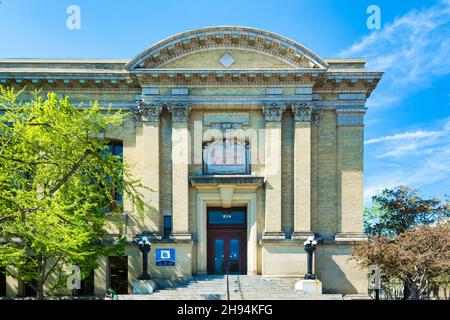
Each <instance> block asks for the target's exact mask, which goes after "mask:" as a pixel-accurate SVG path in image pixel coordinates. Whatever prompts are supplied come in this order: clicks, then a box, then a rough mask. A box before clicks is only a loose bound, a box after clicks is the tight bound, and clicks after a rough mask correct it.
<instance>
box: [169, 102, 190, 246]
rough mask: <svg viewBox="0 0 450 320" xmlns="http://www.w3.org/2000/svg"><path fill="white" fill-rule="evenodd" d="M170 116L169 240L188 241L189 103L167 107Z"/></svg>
mask: <svg viewBox="0 0 450 320" xmlns="http://www.w3.org/2000/svg"><path fill="white" fill-rule="evenodd" d="M168 110H169V111H170V112H171V114H172V208H173V209H172V233H171V235H170V238H171V239H178V240H190V239H191V232H190V230H189V177H188V175H189V173H188V168H189V130H188V120H189V113H190V111H191V105H190V104H189V103H173V104H169V105H168Z"/></svg>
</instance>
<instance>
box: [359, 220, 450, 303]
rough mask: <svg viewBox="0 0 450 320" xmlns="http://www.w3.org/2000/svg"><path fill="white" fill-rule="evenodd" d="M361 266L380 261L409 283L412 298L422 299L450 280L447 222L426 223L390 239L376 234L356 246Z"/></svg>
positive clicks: (389, 273)
mask: <svg viewBox="0 0 450 320" xmlns="http://www.w3.org/2000/svg"><path fill="white" fill-rule="evenodd" d="M352 259H354V260H356V261H357V263H358V265H359V266H361V267H365V268H367V267H369V266H371V265H377V266H379V267H380V268H381V270H383V274H384V275H385V276H387V278H389V279H399V280H401V281H402V282H403V283H404V284H406V285H407V288H408V290H409V296H408V299H421V298H424V297H425V296H426V295H427V291H428V290H429V289H430V288H431V287H433V285H435V284H437V285H442V284H445V285H447V286H448V284H449V282H450V233H449V226H448V223H447V222H443V223H440V224H438V225H434V226H428V225H422V226H419V227H417V228H416V229H411V230H408V231H405V232H403V233H401V234H400V235H399V236H397V237H394V238H390V239H386V238H383V237H380V236H376V237H375V238H374V239H373V240H372V241H370V242H369V241H362V242H360V243H358V244H356V245H355V246H354V247H353V254H352Z"/></svg>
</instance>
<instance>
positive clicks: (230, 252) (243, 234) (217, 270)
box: [207, 209, 247, 274]
mask: <svg viewBox="0 0 450 320" xmlns="http://www.w3.org/2000/svg"><path fill="white" fill-rule="evenodd" d="M215 210H216V212H215V215H216V216H217V215H219V216H220V214H221V213H220V211H219V212H217V209H215ZM219 210H221V211H223V213H222V214H223V215H225V216H230V215H233V214H244V217H245V211H242V212H240V213H239V212H238V210H237V209H234V211H230V210H225V209H219ZM244 210H245V209H244ZM218 220H219V222H220V219H217V218H215V219H214V221H215V222H217V221H218ZM237 220H239V219H234V221H232V222H235V221H237ZM209 221H210V220H209ZM244 221H245V219H244ZM207 251H208V252H207V256H208V263H207V267H208V274H226V273H227V269H228V272H229V273H230V274H246V273H247V227H246V224H245V223H243V224H242V223H241V224H235V223H232V224H208V242H207Z"/></svg>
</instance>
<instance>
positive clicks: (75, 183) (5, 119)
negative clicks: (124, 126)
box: [0, 87, 145, 298]
mask: <svg viewBox="0 0 450 320" xmlns="http://www.w3.org/2000/svg"><path fill="white" fill-rule="evenodd" d="M20 94H21V92H19V93H16V92H15V91H14V90H13V89H5V88H3V87H0V109H4V110H5V112H4V114H3V115H0V239H1V240H0V267H2V266H3V267H7V269H6V270H7V271H6V272H7V273H8V274H10V275H11V276H13V277H15V278H17V279H20V280H22V281H24V282H26V283H28V284H29V285H30V286H32V288H33V289H34V290H35V291H36V294H37V297H38V298H43V297H44V294H45V293H44V284H45V283H46V281H47V280H48V279H49V276H50V275H51V274H64V272H63V270H64V267H65V266H69V265H79V266H80V265H82V266H83V267H84V268H91V269H92V268H94V267H95V260H96V257H97V256H99V255H108V254H111V253H112V252H120V250H123V246H122V245H121V244H123V237H120V238H119V239H116V240H117V242H116V244H114V245H112V246H108V245H106V244H105V243H104V241H103V236H104V234H105V231H104V230H105V227H106V226H107V225H108V223H109V220H108V215H110V214H111V215H115V214H118V213H120V212H121V211H122V210H121V207H120V204H117V203H116V204H114V197H113V194H114V191H116V192H117V191H119V192H121V193H122V194H123V195H124V196H125V197H127V199H129V201H130V203H131V205H132V206H134V207H135V208H136V209H137V210H138V211H139V212H142V210H143V209H144V207H145V205H144V203H143V200H142V198H141V190H142V188H143V186H142V185H141V183H140V181H139V180H137V179H134V178H133V177H132V176H131V175H130V173H129V170H128V166H127V165H126V164H124V163H123V159H122V158H121V157H120V156H113V155H111V154H109V153H108V141H106V140H104V139H100V138H97V137H99V135H100V134H101V133H102V132H104V131H105V130H106V129H111V128H115V127H117V126H119V125H121V123H122V121H123V117H124V114H123V113H120V112H117V113H112V112H109V111H107V112H101V111H100V110H99V107H98V105H97V104H94V105H92V106H91V107H90V108H85V109H83V110H82V109H80V108H76V107H75V106H73V105H71V104H70V102H69V99H68V98H64V99H58V98H57V95H56V94H55V93H49V94H48V95H47V96H46V97H42V96H40V94H38V93H34V94H33V97H32V99H31V101H30V102H27V103H22V102H19V101H18V99H19V96H20ZM112 204H114V205H112ZM83 274H84V276H86V275H87V274H88V272H86V270H84V272H83ZM63 278H64V277H59V280H60V281H58V282H57V283H56V285H58V284H61V282H62V281H61V280H62V279H63Z"/></svg>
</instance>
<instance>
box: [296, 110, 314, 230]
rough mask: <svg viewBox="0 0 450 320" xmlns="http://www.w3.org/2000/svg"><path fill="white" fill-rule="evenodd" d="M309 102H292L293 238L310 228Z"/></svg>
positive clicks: (310, 112) (310, 115) (310, 111)
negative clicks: (293, 121)
mask: <svg viewBox="0 0 450 320" xmlns="http://www.w3.org/2000/svg"><path fill="white" fill-rule="evenodd" d="M312 111H313V110H312V105H311V104H310V103H293V104H292V112H293V113H294V120H295V134H294V135H295V136H294V141H295V142H294V143H295V144H294V233H293V235H292V238H293V239H306V238H307V237H308V236H311V235H313V233H312V230H311V120H312Z"/></svg>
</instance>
